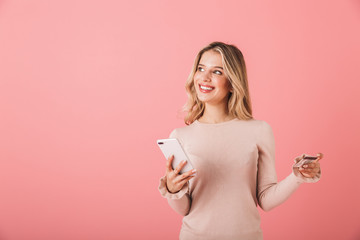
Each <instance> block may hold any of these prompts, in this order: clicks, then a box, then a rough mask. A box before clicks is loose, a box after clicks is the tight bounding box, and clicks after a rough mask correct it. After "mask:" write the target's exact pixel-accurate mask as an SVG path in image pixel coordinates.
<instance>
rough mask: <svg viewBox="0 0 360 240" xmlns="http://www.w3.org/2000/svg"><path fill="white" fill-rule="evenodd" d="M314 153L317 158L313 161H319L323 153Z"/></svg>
mask: <svg viewBox="0 0 360 240" xmlns="http://www.w3.org/2000/svg"><path fill="white" fill-rule="evenodd" d="M316 155H317V157H318V158H317V159H316V160H315V161H314V162H318V161H320V159H322V158H323V157H324V154H322V153H318V154H316Z"/></svg>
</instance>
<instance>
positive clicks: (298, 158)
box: [294, 153, 306, 163]
mask: <svg viewBox="0 0 360 240" xmlns="http://www.w3.org/2000/svg"><path fill="white" fill-rule="evenodd" d="M305 156H306V155H305V153H303V154H302V155H300V156H297V157H296V158H295V159H294V162H295V163H298V162H299V161H301V160H302V159H303V158H304V157H305Z"/></svg>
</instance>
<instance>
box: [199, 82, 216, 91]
mask: <svg viewBox="0 0 360 240" xmlns="http://www.w3.org/2000/svg"><path fill="white" fill-rule="evenodd" d="M214 89H215V88H214V87H212V86H209V85H203V84H199V90H200V92H203V93H209V92H211V91H212V90H214Z"/></svg>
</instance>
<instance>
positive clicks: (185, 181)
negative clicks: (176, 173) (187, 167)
mask: <svg viewBox="0 0 360 240" xmlns="http://www.w3.org/2000/svg"><path fill="white" fill-rule="evenodd" d="M193 177H195V176H189V177H187V178H184V179H183V180H182V181H180V182H179V183H178V184H179V185H180V186H184V184H185V183H187V182H188V181H189V180H190V179H192V178H193Z"/></svg>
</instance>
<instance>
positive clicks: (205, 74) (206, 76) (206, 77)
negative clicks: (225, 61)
mask: <svg viewBox="0 0 360 240" xmlns="http://www.w3.org/2000/svg"><path fill="white" fill-rule="evenodd" d="M201 78H202V79H201V80H203V81H204V82H210V81H211V77H210V72H209V71H205V72H203V74H202V76H201Z"/></svg>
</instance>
